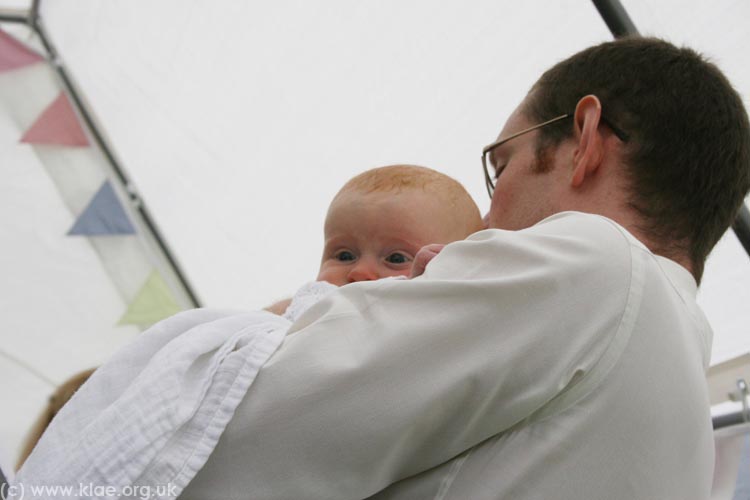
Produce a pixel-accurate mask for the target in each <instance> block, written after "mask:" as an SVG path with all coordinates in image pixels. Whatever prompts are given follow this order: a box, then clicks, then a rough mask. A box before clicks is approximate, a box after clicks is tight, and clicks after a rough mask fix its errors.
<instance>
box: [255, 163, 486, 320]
mask: <svg viewBox="0 0 750 500" xmlns="http://www.w3.org/2000/svg"><path fill="white" fill-rule="evenodd" d="M482 229H484V225H483V224H482V218H481V217H480V215H479V208H477V206H476V204H475V203H474V200H472V199H471V196H469V193H467V192H466V189H464V187H463V186H462V185H461V184H459V183H458V182H457V181H456V180H454V179H452V178H450V177H448V176H447V175H445V174H441V173H440V172H437V171H435V170H432V169H429V168H426V167H419V166H415V165H391V166H388V167H379V168H374V169H372V170H367V171H366V172H363V173H361V174H359V175H357V176H356V177H354V178H353V179H351V180H350V181H349V182H347V183H346V184H345V185H344V187H342V188H341V190H340V191H339V192H338V194H336V196H335V197H334V198H333V201H332V202H331V205H330V206H329V208H328V214H327V215H326V220H325V225H324V230H323V232H324V238H325V245H324V248H323V257H322V259H321V263H320V270H319V271H318V277H317V281H326V282H328V283H330V284H332V285H336V286H343V285H346V284H348V283H354V282H357V281H368V280H377V279H380V278H387V277H389V276H407V277H408V276H410V275H411V274H412V270H413V267H420V266H421V267H423V266H424V265H425V263H426V262H427V261H429V259H430V258H431V257H433V256H434V255H436V254H437V253H438V252H439V251H440V249H441V248H442V246H443V245H445V244H447V243H450V242H452V241H458V240H462V239H464V238H466V237H467V236H469V235H470V234H472V233H475V232H477V231H480V230H482ZM427 245H430V247H429V249H428V252H427V253H426V254H425V253H423V254H422V255H421V257H422V258H421V259H417V261H415V257H416V256H417V252H418V251H419V250H420V248H422V247H424V246H427ZM422 270H423V269H419V270H418V271H417V272H414V273H413V275H418V274H421V271H422ZM289 304H290V300H284V301H281V302H277V303H276V304H274V305H272V306H271V307H269V308H268V310H269V311H271V312H273V313H276V314H284V311H286V310H287V307H288V306H289ZM295 316H296V315H295Z"/></svg>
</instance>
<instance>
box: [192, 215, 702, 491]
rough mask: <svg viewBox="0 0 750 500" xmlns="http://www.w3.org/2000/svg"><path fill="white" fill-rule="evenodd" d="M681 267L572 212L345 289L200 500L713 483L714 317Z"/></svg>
mask: <svg viewBox="0 0 750 500" xmlns="http://www.w3.org/2000/svg"><path fill="white" fill-rule="evenodd" d="M695 293H696V285H695V281H694V280H693V278H692V276H691V275H690V274H689V273H688V272H687V271H686V270H685V269H684V268H682V267H681V266H679V265H677V264H676V263H674V262H672V261H669V260H667V259H664V258H661V257H657V256H654V255H653V254H652V253H650V252H649V251H648V250H647V249H646V248H645V247H644V246H643V245H642V244H641V243H639V242H638V241H637V240H636V239H635V238H633V237H632V236H631V235H630V234H629V233H627V232H626V231H625V230H624V229H623V228H622V227H620V226H619V225H617V224H615V223H614V222H612V221H610V220H608V219H605V218H603V217H600V216H594V215H585V214H580V213H563V214H557V215H555V216H553V217H550V218H548V219H546V220H544V221H542V222H540V223H539V224H537V225H536V226H534V227H532V228H529V229H527V230H523V231H517V232H507V231H500V230H486V231H481V232H479V233H476V234H474V235H472V236H471V237H469V238H468V239H467V240H465V241H461V242H457V243H453V244H451V245H448V246H446V247H445V249H444V250H443V251H442V253H441V254H440V255H439V256H437V257H436V258H435V259H434V260H433V261H432V262H431V263H430V265H429V266H428V269H427V271H426V272H425V274H424V276H422V277H421V278H418V279H414V280H383V281H377V282H362V283H356V284H352V285H348V286H345V287H342V288H341V289H340V290H337V291H335V292H333V293H332V294H330V295H329V296H328V297H326V298H325V299H323V300H322V301H321V302H319V303H318V304H316V305H315V306H313V307H312V308H311V309H309V310H308V311H307V312H306V313H305V314H303V315H302V317H301V318H300V319H299V320H298V321H297V322H296V323H295V324H294V325H293V326H292V329H291V330H290V333H289V334H288V336H287V337H286V338H285V340H284V343H283V344H282V346H281V348H280V349H279V350H278V351H276V353H275V354H274V355H273V356H272V357H271V358H270V360H269V361H268V362H267V364H266V365H265V366H263V368H262V369H261V371H260V373H259V374H258V376H257V379H256V381H255V384H254V385H253V386H252V387H251V388H250V390H249V392H248V394H247V395H246V396H245V398H244V399H243V401H242V402H241V403H240V405H239V407H238V408H237V411H236V413H235V415H234V418H233V420H232V421H231V422H230V423H229V425H228V427H227V429H226V431H225V432H224V434H223V435H222V437H221V439H220V440H219V444H218V446H217V447H216V449H215V450H214V453H213V455H212V456H211V457H210V458H209V460H208V462H207V463H206V465H205V466H204V468H203V469H202V470H201V471H199V472H198V475H197V476H196V477H195V479H194V480H193V482H192V483H191V484H190V485H188V487H187V489H186V490H185V492H184V494H183V495H182V497H181V498H183V499H207V498H212V499H223V500H229V499H234V498H237V499H239V498H252V499H284V500H290V499H327V500H331V499H361V498H368V497H371V496H374V498H389V499H410V500H413V499H461V500H466V499H471V500H480V499H485V498H486V499H513V500H524V499H556V500H582V499H613V500H617V499H623V500H626V499H627V500H633V499H655V500H656V499H658V500H669V499H674V500H692V499H696V500H697V499H706V498H708V497H709V494H710V488H711V476H712V468H713V439H712V430H711V420H710V413H709V404H708V395H707V390H706V383H705V378H704V370H705V368H706V367H707V364H708V360H709V355H710V344H711V336H712V334H711V330H710V328H709V326H708V324H707V322H706V320H705V318H704V316H703V314H702V313H701V311H700V310H699V308H698V307H697V306H696V303H695Z"/></svg>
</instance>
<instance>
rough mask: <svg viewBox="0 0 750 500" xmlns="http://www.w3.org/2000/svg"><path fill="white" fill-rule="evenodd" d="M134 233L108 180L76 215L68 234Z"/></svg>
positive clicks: (106, 234) (105, 234) (104, 234)
mask: <svg viewBox="0 0 750 500" xmlns="http://www.w3.org/2000/svg"><path fill="white" fill-rule="evenodd" d="M116 234H135V229H134V228H133V225H132V224H131V223H130V219H128V216H127V214H126V213H125V210H124V209H123V208H122V205H120V200H118V199H117V195H115V191H114V189H112V185H111V184H110V183H109V181H107V182H105V183H104V184H102V187H100V188H99V191H97V192H96V194H95V195H94V197H93V198H92V199H91V201H90V202H89V204H88V206H87V207H86V209H85V210H84V211H83V213H82V214H81V215H80V216H79V217H78V220H76V222H75V224H73V227H72V228H70V231H68V236H108V235H116Z"/></svg>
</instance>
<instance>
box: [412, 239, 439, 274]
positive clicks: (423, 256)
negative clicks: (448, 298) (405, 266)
mask: <svg viewBox="0 0 750 500" xmlns="http://www.w3.org/2000/svg"><path fill="white" fill-rule="evenodd" d="M444 246H445V245H440V244H437V243H433V244H432V245H426V246H423V247H422V248H420V249H419V252H417V255H415V256H414V262H413V263H412V265H411V273H410V274H409V279H411V278H416V277H417V276H422V273H424V270H425V268H426V267H427V264H428V263H429V262H430V261H431V260H432V259H434V258H435V256H436V255H437V254H439V253H440V251H441V250H442V249H443V247H444Z"/></svg>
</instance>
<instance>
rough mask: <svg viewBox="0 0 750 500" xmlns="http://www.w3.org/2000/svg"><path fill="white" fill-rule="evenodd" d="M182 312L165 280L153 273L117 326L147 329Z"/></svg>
mask: <svg viewBox="0 0 750 500" xmlns="http://www.w3.org/2000/svg"><path fill="white" fill-rule="evenodd" d="M181 310H182V308H181V307H180V306H179V305H178V304H177V301H176V300H175V299H174V297H173V296H172V291H171V290H170V289H169V287H168V286H167V284H166V283H165V282H164V279H163V278H162V277H161V275H160V274H159V273H158V272H156V271H153V272H152V273H151V275H150V276H149V277H148V279H147V280H146V283H145V284H144V285H143V286H142V287H141V289H140V290H139V291H138V294H137V295H136V297H135V299H133V301H132V302H131V303H130V305H129V306H128V310H127V311H125V314H124V315H123V316H122V318H120V321H118V322H117V324H118V325H138V326H140V327H144V328H145V327H147V326H150V325H153V324H154V323H156V322H158V321H160V320H162V319H164V318H168V317H169V316H172V315H173V314H176V313H178V312H180V311H181Z"/></svg>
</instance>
